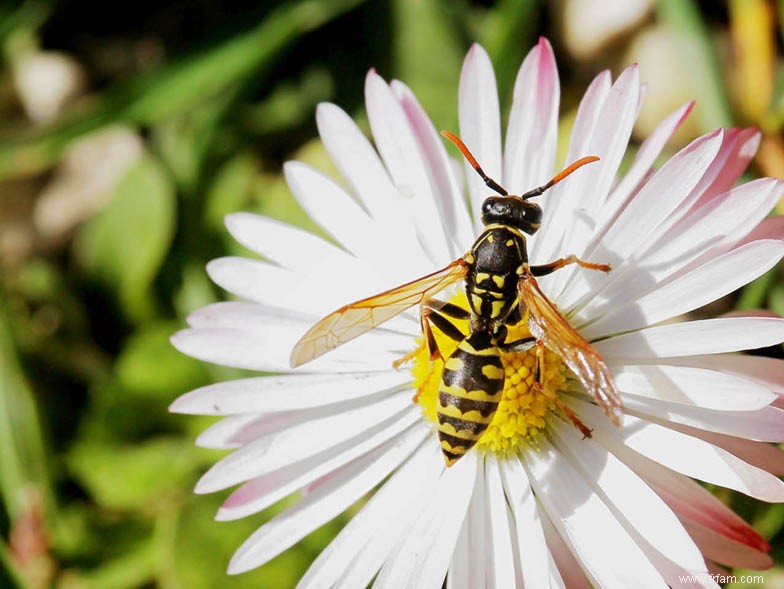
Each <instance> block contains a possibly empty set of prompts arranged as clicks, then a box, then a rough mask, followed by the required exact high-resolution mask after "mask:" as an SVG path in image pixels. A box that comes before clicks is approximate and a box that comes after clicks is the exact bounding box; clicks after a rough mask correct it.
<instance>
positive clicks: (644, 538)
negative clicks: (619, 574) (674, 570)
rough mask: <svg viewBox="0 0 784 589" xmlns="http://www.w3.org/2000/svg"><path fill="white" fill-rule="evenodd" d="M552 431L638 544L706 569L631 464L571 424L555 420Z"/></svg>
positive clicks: (680, 562)
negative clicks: (582, 436) (646, 545)
mask: <svg viewBox="0 0 784 589" xmlns="http://www.w3.org/2000/svg"><path fill="white" fill-rule="evenodd" d="M553 432H554V433H555V435H556V439H557V440H558V447H560V448H562V451H564V452H566V453H568V454H570V455H571V462H572V464H574V465H577V468H578V469H579V470H580V471H582V473H583V477H584V478H585V480H587V481H591V483H592V485H593V486H594V488H595V489H596V491H597V492H599V494H600V496H601V497H602V499H603V500H604V502H605V503H606V504H608V505H611V506H614V508H615V510H617V512H618V513H619V514H620V516H621V518H622V519H623V520H625V523H624V527H625V528H626V529H627V531H628V532H629V533H630V534H631V535H632V537H634V538H635V539H636V540H637V542H638V543H641V545H642V546H644V544H645V543H648V544H650V545H651V547H652V548H653V549H654V550H655V551H657V552H659V553H660V554H661V555H663V556H664V557H665V558H666V559H668V560H670V561H672V562H674V563H677V565H678V566H680V567H683V568H684V569H685V570H687V571H690V572H707V568H706V567H705V562H704V560H703V558H702V554H700V551H699V550H698V549H697V547H696V546H695V545H694V542H693V541H692V540H691V538H689V535H688V533H687V532H686V530H685V529H684V528H683V526H682V525H681V523H680V521H678V518H677V517H676V516H675V514H674V513H673V512H672V511H671V510H670V508H669V507H667V505H666V504H665V503H664V502H663V501H662V500H661V499H660V498H659V496H658V495H656V493H654V492H653V491H652V490H651V488H650V487H649V486H648V485H647V484H646V483H645V482H644V481H643V480H642V479H640V478H639V477H638V476H637V475H636V474H634V472H632V471H631V470H630V469H629V467H628V466H626V465H625V464H624V463H623V462H621V461H620V460H619V459H618V458H617V457H616V456H614V455H613V454H612V453H610V452H608V451H607V449H605V448H603V447H602V446H601V445H600V444H597V443H595V442H593V441H590V440H585V439H582V438H581V437H580V435H579V434H578V432H577V430H576V429H575V428H574V427H572V426H571V425H566V424H563V423H560V422H555V423H554V428H553ZM646 552H648V551H647V550H646ZM668 580H669V579H668Z"/></svg>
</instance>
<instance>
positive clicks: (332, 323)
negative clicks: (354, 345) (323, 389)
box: [290, 258, 468, 367]
mask: <svg viewBox="0 0 784 589" xmlns="http://www.w3.org/2000/svg"><path fill="white" fill-rule="evenodd" d="M467 272H468V264H467V263H466V262H465V261H464V260H463V259H462V258H461V259H459V260H455V261H454V262H452V263H451V264H449V265H448V266H446V267H445V268H442V269H441V270H438V271H436V272H433V273H432V274H428V275H427V276H423V277H422V278H418V279H417V280H413V281H411V282H407V283H406V284H403V285H401V286H398V287H396V288H393V289H391V290H387V291H384V292H382V293H380V294H377V295H374V296H372V297H368V298H366V299H362V300H360V301H357V302H355V303H351V304H350V305H346V306H344V307H341V308H340V309H338V310H337V311H335V312H334V313H331V314H329V315H327V316H326V317H324V319H322V320H321V321H319V322H318V323H316V325H314V326H313V327H311V328H310V329H309V330H308V332H307V333H306V334H305V335H303V336H302V338H301V339H300V340H299V341H298V342H297V343H296V345H295V346H294V349H293V350H292V351H291V358H290V363H291V366H292V367H296V366H299V365H301V364H305V363H306V362H310V361H311V360H313V359H315V358H318V357H319V356H321V355H322V354H325V353H326V352H328V351H330V350H331V349H333V348H336V347H338V346H340V345H342V344H345V343H346V342H348V341H351V340H352V339H354V338H355V337H358V336H360V335H362V334H363V333H365V332H367V331H370V330H371V329H373V328H374V327H378V326H379V325H381V324H382V323H384V322H385V321H388V320H389V319H392V318H393V317H395V316H396V315H399V314H400V313H402V312H403V311H405V310H406V309H408V308H410V307H413V306H414V305H416V304H419V303H421V302H422V301H424V300H425V299H428V298H430V297H432V296H433V295H435V294H436V293H437V292H438V291H440V290H443V289H445V288H446V287H447V286H449V285H450V284H452V283H453V282H457V281H458V280H460V279H462V278H465V276H466V273H467Z"/></svg>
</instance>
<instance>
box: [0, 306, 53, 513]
mask: <svg viewBox="0 0 784 589" xmlns="http://www.w3.org/2000/svg"><path fill="white" fill-rule="evenodd" d="M0 448H2V451H0V493H1V494H2V500H3V502H4V504H5V505H4V506H5V511H6V513H7V514H8V515H9V516H10V518H11V519H13V518H14V517H15V516H16V515H18V512H19V510H20V509H21V508H23V507H24V504H23V501H22V497H23V495H24V494H25V493H26V492H27V491H29V488H30V487H33V488H37V489H40V490H41V492H42V493H43V494H44V496H45V497H46V500H47V503H48V504H49V505H48V507H53V506H54V504H53V495H52V492H51V489H50V482H49V474H48V461H47V459H46V449H45V448H46V445H45V442H44V434H43V431H42V429H41V424H40V422H39V418H38V409H37V407H36V402H35V398H34V396H33V391H32V389H31V387H30V385H29V383H28V381H27V379H26V377H25V375H24V373H23V372H22V369H21V366H20V365H19V359H18V357H17V353H16V349H15V347H14V342H13V339H12V335H11V332H10V330H9V329H8V324H7V322H6V318H5V309H4V305H3V303H2V301H0Z"/></svg>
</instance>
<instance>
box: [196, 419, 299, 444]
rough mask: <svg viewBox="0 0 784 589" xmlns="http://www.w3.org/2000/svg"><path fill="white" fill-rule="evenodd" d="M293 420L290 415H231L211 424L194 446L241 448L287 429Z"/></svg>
mask: <svg viewBox="0 0 784 589" xmlns="http://www.w3.org/2000/svg"><path fill="white" fill-rule="evenodd" d="M294 420H296V417H295V416H293V415H291V414H277V415H261V414H259V413H244V414H242V415H232V416H231V417H227V418H225V419H221V420H220V421H218V422H216V423H213V424H212V425H211V426H210V427H208V428H207V429H206V430H204V431H203V432H202V433H201V434H200V435H199V437H198V438H196V445H197V446H201V447H202V448H211V449H213V450H231V449H234V448H241V447H242V446H244V445H245V444H247V443H248V442H250V441H252V440H255V439H256V438H258V437H259V436H261V435H264V434H266V433H268V432H270V431H278V430H280V429H283V428H285V427H288V426H289V425H291V424H292V423H293V422H294Z"/></svg>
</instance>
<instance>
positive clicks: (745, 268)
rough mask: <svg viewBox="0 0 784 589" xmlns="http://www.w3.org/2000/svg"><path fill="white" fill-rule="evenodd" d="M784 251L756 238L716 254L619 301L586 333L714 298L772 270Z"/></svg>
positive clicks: (664, 315) (624, 326)
mask: <svg viewBox="0 0 784 589" xmlns="http://www.w3.org/2000/svg"><path fill="white" fill-rule="evenodd" d="M782 255H784V242H781V241H778V240H772V239H766V240H760V241H755V242H752V243H748V244H745V245H741V246H739V247H738V248H736V249H734V250H732V251H730V252H727V253H726V254H723V255H721V256H718V257H716V258H714V259H713V260H711V261H709V262H707V263H706V264H704V265H702V266H700V267H698V268H695V269H694V270H691V271H690V272H687V273H686V274H683V275H681V276H679V277H678V278H676V279H674V280H672V281H671V282H668V283H667V284H665V285H664V286H659V287H658V288H657V287H654V290H652V291H651V292H650V294H647V295H644V296H642V297H639V298H637V299H636V300H631V301H629V302H627V303H625V304H621V305H618V306H616V307H615V308H614V310H613V311H611V312H609V313H608V314H606V315H604V316H603V317H602V318H601V319H599V320H598V321H595V322H593V323H592V324H591V325H590V326H589V327H587V328H586V329H585V331H584V332H583V335H586V336H587V337H589V338H596V337H600V336H602V335H608V334H612V333H617V332H620V331H629V330H632V329H638V328H640V327H644V326H646V325H652V324H654V323H658V322H660V321H664V320H665V319H670V318H672V317H676V316H678V315H682V314H683V313H686V312H688V311H691V310H693V309H696V308H698V307H701V306H703V305H706V304H707V303H710V302H713V301H715V300H716V299H718V298H720V297H723V296H724V295H726V294H729V293H731V292H733V291H734V290H736V289H738V288H740V287H741V286H744V285H746V284H748V283H749V282H751V281H752V280H754V279H755V278H758V277H759V276H761V275H762V274H764V273H765V272H767V271H768V270H770V269H771V268H772V267H773V266H774V265H776V263H778V261H779V260H780V259H781V256H782Z"/></svg>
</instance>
